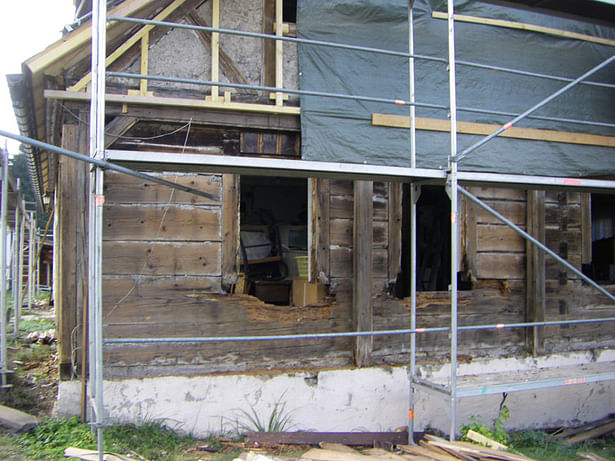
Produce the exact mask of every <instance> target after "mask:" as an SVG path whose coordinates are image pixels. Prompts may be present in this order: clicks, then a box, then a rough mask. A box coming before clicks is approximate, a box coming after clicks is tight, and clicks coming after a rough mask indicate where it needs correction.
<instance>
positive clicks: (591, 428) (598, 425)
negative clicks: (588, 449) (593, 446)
mask: <svg viewBox="0 0 615 461" xmlns="http://www.w3.org/2000/svg"><path fill="white" fill-rule="evenodd" d="M612 432H615V414H612V415H609V416H607V417H606V418H603V419H601V420H599V421H594V422H593V423H588V424H584V425H583V426H579V427H575V428H572V429H564V430H562V431H560V432H557V433H556V434H554V435H553V439H554V440H557V441H558V442H560V443H562V444H563V445H574V444H575V443H581V442H585V441H586V440H591V439H596V438H598V437H602V436H605V435H608V434H610V433H612Z"/></svg>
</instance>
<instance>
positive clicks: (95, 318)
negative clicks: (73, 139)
mask: <svg viewBox="0 0 615 461" xmlns="http://www.w3.org/2000/svg"><path fill="white" fill-rule="evenodd" d="M106 8H107V5H106V2H105V1H104V0H94V1H93V2H92V90H91V91H92V100H91V103H90V121H91V122H90V157H91V158H92V159H97V160H104V158H105V151H104V149H105V144H104V136H105V58H106V56H105V49H106V27H105V26H106V22H107V20H106V16H107V9H106ZM103 177H104V173H103V170H102V169H101V168H100V166H98V165H97V166H96V167H95V168H93V169H92V170H90V196H89V231H90V232H89V274H88V285H89V318H90V319H91V322H90V324H89V326H90V335H89V337H90V385H89V386H88V388H89V389H90V392H91V393H92V394H93V401H92V403H93V404H94V405H93V410H94V414H95V417H96V421H95V427H96V440H97V449H98V459H99V461H103V457H104V447H103V425H104V405H103V326H102V324H103V319H102V226H103V222H102V218H103V204H104V195H103V194H104V192H103ZM92 373H93V374H92ZM92 381H93V384H92Z"/></svg>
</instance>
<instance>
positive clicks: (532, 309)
mask: <svg viewBox="0 0 615 461" xmlns="http://www.w3.org/2000/svg"><path fill="white" fill-rule="evenodd" d="M527 233H528V234H530V235H531V236H532V237H534V238H535V239H536V240H538V241H540V242H541V243H545V191H544V190H542V191H538V190H532V191H528V193H527ZM526 255H527V256H526V259H527V270H526V277H527V280H526V315H527V319H526V321H528V322H543V321H544V320H545V290H546V287H545V283H546V282H545V279H546V276H545V254H544V252H543V251H541V250H540V249H539V248H537V247H536V245H534V244H533V243H531V242H530V241H526ZM543 330H544V329H543V327H533V328H526V329H525V333H526V342H527V349H528V351H529V352H531V353H532V354H533V355H538V354H540V353H541V352H543V351H544V332H543Z"/></svg>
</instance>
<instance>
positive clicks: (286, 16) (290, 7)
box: [282, 0, 297, 22]
mask: <svg viewBox="0 0 615 461" xmlns="http://www.w3.org/2000/svg"><path fill="white" fill-rule="evenodd" d="M282 8H283V13H282V18H283V21H284V22H297V0H284V2H283V7H282Z"/></svg>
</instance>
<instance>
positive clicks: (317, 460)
mask: <svg viewBox="0 0 615 461" xmlns="http://www.w3.org/2000/svg"><path fill="white" fill-rule="evenodd" d="M301 459H303V460H310V461H377V458H376V457H374V456H365V455H362V454H361V453H359V452H358V451H357V452H354V453H348V452H345V451H334V450H323V449H322V448H312V449H311V450H308V451H306V452H305V453H304V454H303V455H302V456H301Z"/></svg>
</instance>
